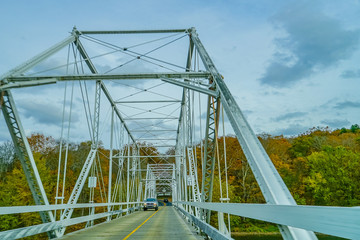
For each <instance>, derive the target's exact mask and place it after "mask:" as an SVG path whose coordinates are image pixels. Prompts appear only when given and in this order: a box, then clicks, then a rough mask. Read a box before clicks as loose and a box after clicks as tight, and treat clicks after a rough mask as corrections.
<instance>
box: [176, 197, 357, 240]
mask: <svg viewBox="0 0 360 240" xmlns="http://www.w3.org/2000/svg"><path fill="white" fill-rule="evenodd" d="M181 204H186V205H191V206H195V207H199V208H205V209H210V210H212V211H218V212H223V213H229V214H232V215H237V216H242V217H248V218H253V219H258V220H262V221H266V222H272V223H277V224H281V225H288V226H292V227H293V228H302V229H307V230H309V231H314V232H319V233H324V234H328V235H332V236H338V237H343V238H350V239H358V238H359V236H360V207H325V206H303V205H299V206H297V205H275V204H241V203H192V202H186V203H185V202H181ZM299 239H300V238H299Z"/></svg>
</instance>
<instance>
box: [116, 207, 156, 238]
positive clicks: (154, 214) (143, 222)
mask: <svg viewBox="0 0 360 240" xmlns="http://www.w3.org/2000/svg"><path fill="white" fill-rule="evenodd" d="M158 211H160V210H158ZM158 211H155V212H154V213H153V214H151V216H150V217H148V218H147V219H146V220H145V221H144V222H143V223H142V224H140V225H139V226H138V227H137V228H135V229H134V230H133V231H132V232H131V233H129V235H127V236H126V237H125V238H123V240H126V239H128V238H129V237H130V236H131V235H132V234H133V233H134V232H136V231H137V230H138V229H139V228H140V227H141V226H142V225H144V224H145V223H146V222H147V221H148V220H149V219H150V218H152V216H154V215H155V214H156V213H157V212H158Z"/></svg>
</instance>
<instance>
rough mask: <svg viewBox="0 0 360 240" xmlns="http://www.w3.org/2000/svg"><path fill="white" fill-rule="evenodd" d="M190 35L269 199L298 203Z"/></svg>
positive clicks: (288, 232)
mask: <svg viewBox="0 0 360 240" xmlns="http://www.w3.org/2000/svg"><path fill="white" fill-rule="evenodd" d="M190 36H191V39H192V40H193V42H194V44H195V46H196V49H197V50H198V52H199V55H200V57H201V59H202V61H203V63H204V66H205V68H206V70H207V71H209V72H210V73H211V75H212V77H213V80H214V81H215V83H216V87H217V90H218V91H219V92H220V98H221V102H222V104H223V106H224V109H225V112H226V115H227V117H228V118H229V121H230V123H231V126H232V127H233V130H234V132H235V134H236V137H237V139H238V141H239V143H240V145H241V147H242V149H243V152H244V154H245V156H246V159H247V160H248V163H249V165H250V167H251V169H252V172H253V173H254V176H255V178H256V180H257V182H258V183H259V186H260V189H261V191H262V193H263V195H264V197H265V199H266V201H267V202H268V203H271V204H287V205H296V202H295V200H294V198H293V197H292V196H291V194H290V192H289V190H288V188H287V187H286V185H285V183H284V181H283V180H282V178H281V177H280V175H279V173H278V172H277V170H276V168H275V167H274V165H273V163H272V162H271V160H270V158H269V156H268V155H267V153H266V152H265V149H264V148H263V147H262V145H261V143H260V141H259V140H258V138H257V137H256V135H255V133H254V132H253V130H252V129H251V127H250V125H249V123H248V122H247V120H246V119H245V117H244V115H243V113H242V112H241V110H240V108H239V106H238V104H237V102H236V101H235V99H234V97H233V96H232V94H231V92H230V90H229V89H228V87H227V86H226V84H225V82H224V81H223V79H222V76H221V75H220V73H219V72H218V70H217V69H216V67H215V65H214V63H213V62H212V60H211V58H210V56H209V54H208V53H207V51H206V49H205V47H204V46H203V44H202V43H201V41H200V39H199V37H198V34H197V33H196V31H195V29H194V28H193V29H192V31H191V33H190ZM279 228H280V231H281V233H282V235H283V237H284V238H285V239H304V240H305V239H309V240H310V239H311V240H312V239H317V238H316V236H315V234H314V233H312V232H308V231H305V230H300V229H291V228H290V227H286V226H279Z"/></svg>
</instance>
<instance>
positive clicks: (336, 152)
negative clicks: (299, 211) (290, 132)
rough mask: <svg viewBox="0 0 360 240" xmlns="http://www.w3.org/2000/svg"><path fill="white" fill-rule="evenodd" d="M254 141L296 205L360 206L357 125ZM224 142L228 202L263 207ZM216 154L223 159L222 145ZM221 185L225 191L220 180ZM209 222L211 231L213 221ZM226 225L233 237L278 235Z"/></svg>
mask: <svg viewBox="0 0 360 240" xmlns="http://www.w3.org/2000/svg"><path fill="white" fill-rule="evenodd" d="M258 138H259V140H260V142H261V143H262V145H263V147H264V148H265V150H266V152H267V153H268V155H269V157H270V159H271V160H272V162H273V163H274V165H275V167H276V169H277V170H278V172H279V174H280V175H281V177H282V179H283V180H284V182H285V184H286V185H287V187H288V188H289V190H290V192H291V194H292V195H293V197H294V198H295V200H296V202H297V203H298V204H301V205H322V206H359V205H360V191H359V189H360V128H359V125H357V124H355V125H352V126H351V127H350V128H349V129H346V128H342V129H338V130H334V131H331V130H330V129H329V128H313V129H310V130H308V131H307V132H305V133H303V134H300V135H299V136H296V137H284V136H271V135H268V134H261V135H260V136H258ZM225 140H226V153H227V162H228V175H229V185H230V188H229V190H230V198H231V202H239V203H265V200H264V198H263V196H262V194H261V191H260V188H259V186H258V184H257V182H256V180H255V177H254V175H253V174H252V172H251V170H250V167H249V165H248V163H247V160H246V158H245V156H244V154H243V152H242V150H241V148H240V145H239V143H238V141H237V139H236V137H235V136H227V137H226V139H225ZM222 141H223V139H222V138H221V139H219V141H218V142H219V143H222ZM219 149H220V152H221V153H222V152H223V146H222V144H219ZM221 155H222V154H220V156H221ZM220 160H221V164H222V166H224V165H223V158H222V157H220ZM216 171H217V170H216ZM199 174H201V173H200V172H199ZM215 176H218V173H217V172H215ZM215 180H216V181H218V178H217V179H215ZM222 185H223V187H222V188H223V189H224V179H222ZM218 190H219V183H217V182H215V185H214V198H213V201H219V199H220V196H219V194H218V193H217V192H218ZM223 191H224V190H223ZM212 220H213V223H214V224H215V225H216V224H217V218H216V216H214V217H213V219H212ZM231 222H232V224H231V225H232V227H233V230H234V231H249V232H253V231H257V232H266V231H277V227H276V226H274V225H272V224H268V223H263V222H260V221H255V220H250V219H243V218H240V217H232V218H231Z"/></svg>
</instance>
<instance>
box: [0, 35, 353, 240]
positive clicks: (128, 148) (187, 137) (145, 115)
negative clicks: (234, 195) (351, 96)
mask: <svg viewBox="0 0 360 240" xmlns="http://www.w3.org/2000/svg"><path fill="white" fill-rule="evenodd" d="M0 81H1V85H0V91H1V110H2V114H3V117H4V119H5V122H6V124H7V127H8V130H9V133H10V136H11V139H12V141H13V144H14V147H15V150H16V155H17V157H18V159H20V161H21V164H22V168H23V170H24V173H25V177H26V180H27V183H28V185H29V188H30V190H31V193H32V196H33V199H34V202H35V205H32V206H6V207H0V215H6V214H23V213H29V212H38V213H39V214H40V216H41V220H42V222H43V223H42V224H37V225H33V226H28V227H24V228H17V229H10V230H7V231H3V232H0V238H1V239H17V238H22V237H27V236H33V235H36V234H39V233H45V232H46V233H47V234H48V237H49V238H59V237H62V236H63V235H64V234H65V233H66V229H67V227H68V226H71V225H75V224H79V223H86V228H89V229H90V228H91V227H92V226H93V225H94V222H96V221H95V220H98V219H102V220H103V221H107V222H109V223H106V224H110V222H112V221H113V220H114V219H117V218H121V217H122V216H123V215H131V214H132V213H133V212H134V211H136V210H140V209H141V205H142V201H143V199H145V198H148V197H157V196H168V197H169V198H171V199H172V202H173V205H174V208H175V209H176V210H177V211H178V212H179V214H181V215H182V216H183V217H184V219H187V220H188V221H189V222H191V223H192V224H193V225H194V226H196V228H197V230H198V231H199V233H202V234H204V235H208V236H209V237H210V238H213V239H228V238H230V234H229V232H231V226H230V225H229V215H230V214H231V215H237V216H243V217H248V218H253V219H258V220H263V221H268V222H272V223H276V224H278V227H279V229H280V232H281V234H282V236H283V238H284V239H297V240H300V239H301V240H304V239H317V237H316V236H315V234H314V232H320V233H325V234H329V235H334V236H339V237H344V238H354V239H355V238H359V237H360V226H359V222H360V209H359V208H348V207H324V206H299V205H297V204H296V202H295V200H294V198H293V197H292V195H291V194H290V192H289V190H288V188H287V187H286V185H285V184H284V181H283V180H282V179H281V177H280V175H279V173H278V172H277V170H276V169H275V167H274V165H273V163H272V162H271V160H270V158H269V157H268V155H267V153H266V152H265V150H264V148H263V147H262V145H261V144H260V142H259V140H258V138H257V137H256V135H255V134H254V132H253V131H252V129H251V127H250V125H249V124H248V122H247V121H246V119H245V117H244V115H243V113H242V112H241V110H240V108H239V106H238V104H237V102H236V101H235V99H234V97H233V95H232V94H231V92H230V90H229V88H228V87H227V85H226V83H225V81H224V79H223V76H222V75H221V74H220V73H219V72H218V70H217V69H216V67H215V64H214V63H213V61H212V60H211V58H210V56H209V54H208V52H207V51H206V49H205V47H204V45H203V44H202V42H201V41H200V38H199V36H198V34H197V32H196V30H195V28H189V29H175V30H144V31H141V30H134V31H132V30H127V31H80V30H77V29H76V28H74V29H73V31H72V32H71V34H70V36H69V37H67V38H66V39H65V40H63V41H61V42H59V43H58V44H56V45H54V46H53V47H51V48H49V49H48V50H46V51H44V52H42V53H40V54H39V55H37V56H35V57H34V58H32V59H30V60H28V61H26V62H25V63H23V64H21V65H19V66H18V67H16V68H14V69H12V70H11V71H9V72H8V73H6V74H4V75H2V76H1V77H0ZM44 85H46V86H44ZM28 87H32V88H31V89H33V91H32V92H31V91H28V92H26V94H31V93H32V94H34V95H33V97H34V98H33V99H37V97H38V96H39V95H41V94H43V93H42V92H43V91H45V90H44V89H47V88H49V91H50V93H49V94H50V95H51V94H52V95H51V96H52V97H50V98H49V97H48V98H47V99H50V100H54V101H58V100H59V99H63V105H62V119H61V122H62V125H61V133H59V134H60V146H59V148H60V151H59V164H58V176H57V189H56V197H55V199H48V197H47V194H46V192H45V189H44V186H43V182H42V179H41V177H40V175H39V171H38V169H37V165H36V163H35V160H34V156H33V153H32V151H31V148H30V145H29V142H28V140H27V137H26V132H25V129H24V126H23V125H22V123H21V120H20V115H19V112H18V110H17V106H16V105H19V104H17V97H21V95H20V94H17V91H25V90H23V89H25V88H28ZM37 89H41V92H40V91H39V93H37V91H36V90H37ZM60 90H61V91H62V90H64V95H62V94H61V96H60V95H59V94H58V93H59V92H60ZM29 92H30V93H29ZM89 92H91V93H92V94H90V93H89ZM21 93H24V92H21ZM38 94H39V95H38ZM59 96H60V97H59ZM39 98H40V97H39ZM52 98H53V99H52ZM28 101H32V100H31V98H30V99H28ZM44 101H45V100H44ZM49 104H50V103H49ZM106 110H108V112H106ZM202 111H204V112H202ZM80 113H81V116H80ZM75 118H78V119H80V120H78V121H77V122H76V121H74V119H75ZM224 119H225V120H226V121H225V120H224ZM225 122H226V123H225ZM76 124H78V125H76ZM73 125H74V126H73ZM225 126H227V127H228V126H230V130H229V131H228V132H229V133H234V134H235V135H236V137H237V139H238V141H239V143H240V145H241V148H242V151H243V152H244V154H245V156H246V158H247V161H248V164H249V165H250V167H251V170H252V172H253V174H254V176H255V178H256V180H257V182H258V184H259V186H260V189H261V191H262V194H263V196H264V198H265V200H266V204H239V203H231V199H229V196H228V193H227V175H226V171H227V169H228V167H227V166H226V151H225V152H224V153H225V154H224V156H219V145H224V148H226V146H225V142H224V143H223V142H221V141H219V139H220V138H219V137H220V136H221V134H222V135H224V136H225V134H226V130H225ZM104 128H106V129H107V130H104ZM74 129H78V130H84V131H85V132H88V134H89V138H87V139H90V140H91V148H90V150H89V152H88V154H87V157H86V159H82V161H83V162H84V164H83V166H82V169H81V171H80V174H79V176H78V177H77V181H76V183H75V185H74V186H71V189H72V190H71V194H70V195H66V194H64V187H65V185H66V179H67V178H66V171H67V169H66V164H67V154H68V147H69V142H70V141H80V140H81V139H79V138H76V137H77V136H74V135H72V134H71V133H72V131H74ZM82 140H84V138H83V139H82ZM101 141H102V142H101ZM102 144H104V145H105V146H106V147H107V148H108V149H109V154H108V155H107V156H106V157H107V159H109V161H108V162H109V166H108V168H109V173H104V174H108V176H110V177H108V178H107V179H106V181H107V182H106V186H107V187H106V189H105V184H103V183H101V182H102V181H104V180H103V179H104V178H102V177H101V174H99V172H100V170H101V164H102V163H101V162H100V161H99V155H100V154H101V152H100V150H99V148H100V147H101V146H102ZM150 150H151V151H152V152H151V151H150ZM149 151H150V152H149ZM220 157H221V158H222V159H224V158H225V166H221V165H220V161H219V158H220ZM215 168H218V169H219V170H218V172H219V173H220V172H221V174H222V175H221V174H220V175H219V176H218V177H216V178H215V177H214V175H215V174H214V173H215ZM220 169H222V171H220ZM198 170H199V171H198ZM215 179H218V180H219V179H220V181H222V182H223V183H224V184H223V185H222V184H221V183H220V186H224V189H222V188H221V187H220V191H221V192H220V199H215V198H214V197H213V189H214V182H215ZM86 183H87V186H86ZM98 185H101V186H103V187H102V188H103V189H102V190H103V194H102V197H103V201H102V202H94V196H95V195H96V194H98V193H97V192H96V190H95V189H96V187H97V186H98ZM101 186H100V187H101ZM67 187H68V186H67ZM86 187H88V188H89V189H90V196H89V201H88V202H80V200H79V196H80V195H81V193H82V191H83V189H84V188H86ZM105 193H106V194H105ZM78 209H88V211H86V214H83V215H82V216H77V217H73V213H74V211H76V210H78ZM214 213H218V228H215V227H214V226H211V225H210V216H211V214H214ZM65 235H66V234H65ZM169 238H171V237H169Z"/></svg>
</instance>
